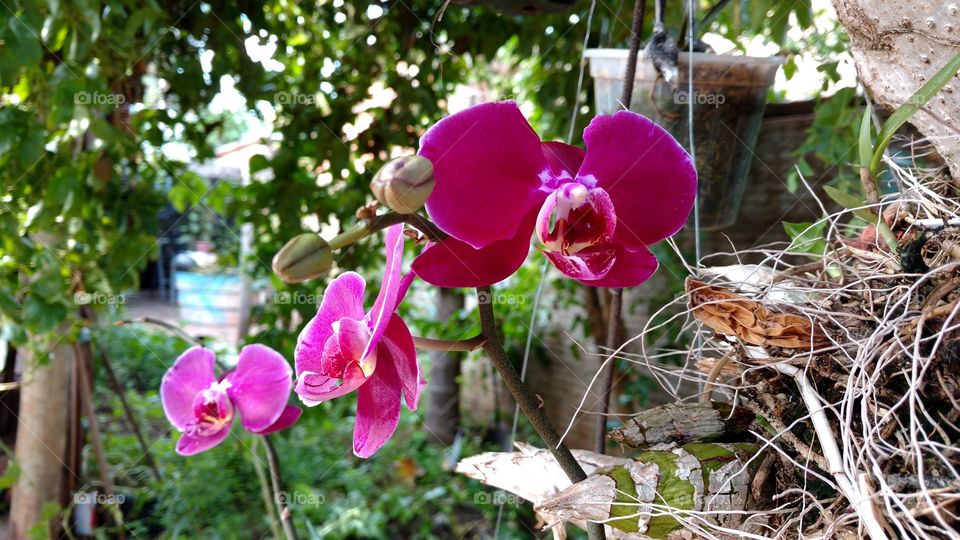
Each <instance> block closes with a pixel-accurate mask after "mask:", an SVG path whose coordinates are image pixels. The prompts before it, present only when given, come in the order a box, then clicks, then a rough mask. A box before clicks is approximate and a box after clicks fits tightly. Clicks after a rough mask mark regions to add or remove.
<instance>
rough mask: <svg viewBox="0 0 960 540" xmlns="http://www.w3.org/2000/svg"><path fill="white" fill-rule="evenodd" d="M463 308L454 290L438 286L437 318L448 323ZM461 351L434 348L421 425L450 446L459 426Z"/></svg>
mask: <svg viewBox="0 0 960 540" xmlns="http://www.w3.org/2000/svg"><path fill="white" fill-rule="evenodd" d="M462 308H463V296H462V295H461V294H460V293H459V292H457V291H456V290H455V289H437V317H436V319H437V321H439V322H447V321H448V320H450V318H451V317H453V316H454V315H455V314H456V313H457V311H459V310H460V309H462ZM462 357H463V353H457V352H449V351H433V352H432V353H431V358H430V365H431V367H430V384H429V385H427V396H428V398H427V414H426V418H425V420H424V424H425V426H426V428H427V431H428V432H429V433H430V434H431V435H432V436H433V438H434V439H435V440H436V442H439V443H440V444H443V445H450V444H452V443H453V440H454V438H455V437H456V436H457V430H458V429H459V428H460V382H459V381H458V379H459V378H460V360H461V358H462Z"/></svg>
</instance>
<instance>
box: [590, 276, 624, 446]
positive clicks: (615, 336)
mask: <svg viewBox="0 0 960 540" xmlns="http://www.w3.org/2000/svg"><path fill="white" fill-rule="evenodd" d="M622 311H623V289H611V290H610V313H609V315H608V316H607V343H606V346H607V350H608V351H609V352H610V354H611V355H612V354H613V351H615V350H617V347H619V346H620V321H621V319H622ZM604 369H605V370H606V373H605V374H604V375H603V376H601V377H600V381H602V386H601V387H600V414H598V415H597V418H596V425H595V430H594V436H595V439H594V441H593V446H594V448H593V451H594V452H596V453H598V454H602V453H604V452H606V451H607V413H608V412H610V397H611V394H612V393H613V375H614V373H616V371H617V370H616V359H615V358H612V357H611V358H610V362H608V363H607V366H606V367H605V368H604Z"/></svg>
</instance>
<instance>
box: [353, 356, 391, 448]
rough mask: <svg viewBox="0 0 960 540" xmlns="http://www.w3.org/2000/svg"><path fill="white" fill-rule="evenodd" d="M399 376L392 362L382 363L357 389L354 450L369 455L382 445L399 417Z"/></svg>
mask: <svg viewBox="0 0 960 540" xmlns="http://www.w3.org/2000/svg"><path fill="white" fill-rule="evenodd" d="M400 391H401V390H400V380H399V378H398V376H397V372H396V371H395V368H394V366H393V363H392V362H384V363H383V365H382V366H381V367H380V368H379V369H377V371H376V372H375V373H374V374H373V376H372V377H370V378H369V379H368V380H367V383H366V384H364V385H363V386H362V387H360V390H358V391H357V421H356V424H355V425H354V427H353V453H354V454H356V455H357V456H358V457H362V458H367V457H370V456H372V455H373V454H374V452H376V451H377V450H379V449H380V447H381V446H383V445H384V444H385V443H386V442H387V440H388V439H390V436H391V435H393V432H394V431H396V429H397V423H398V422H399V421H400Z"/></svg>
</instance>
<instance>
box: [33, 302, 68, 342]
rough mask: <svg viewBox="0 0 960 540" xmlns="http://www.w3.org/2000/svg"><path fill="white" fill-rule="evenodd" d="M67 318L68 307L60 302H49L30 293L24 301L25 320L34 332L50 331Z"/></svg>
mask: <svg viewBox="0 0 960 540" xmlns="http://www.w3.org/2000/svg"><path fill="white" fill-rule="evenodd" d="M66 318H67V308H66V306H64V305H63V304H60V303H52V302H47V301H46V300H44V299H42V298H39V297H37V296H35V295H32V294H31V295H29V296H28V297H27V299H26V301H25V302H24V303H23V322H24V323H25V324H26V325H27V326H29V327H30V328H31V329H32V330H33V331H34V332H36V333H38V334H42V333H44V332H50V331H52V330H53V329H55V328H56V327H57V325H59V324H60V323H61V322H63V321H64V320H66Z"/></svg>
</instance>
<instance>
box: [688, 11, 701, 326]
mask: <svg viewBox="0 0 960 540" xmlns="http://www.w3.org/2000/svg"><path fill="white" fill-rule="evenodd" d="M687 6H688V8H687V9H688V11H689V16H688V17H687V139H688V140H689V141H690V159H691V160H693V163H694V165H696V163H697V147H696V144H695V143H694V141H693V103H694V102H695V101H696V99H694V96H693V49H694V39H695V38H696V36H695V34H694V25H693V22H694V21H695V20H696V19H697V3H696V1H695V0H687ZM697 191H699V190H697ZM693 244H694V253H695V257H696V260H695V262H694V265H695V267H696V268H700V197H699V193H697V194H695V195H694V197H693ZM698 337H699V336H698Z"/></svg>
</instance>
